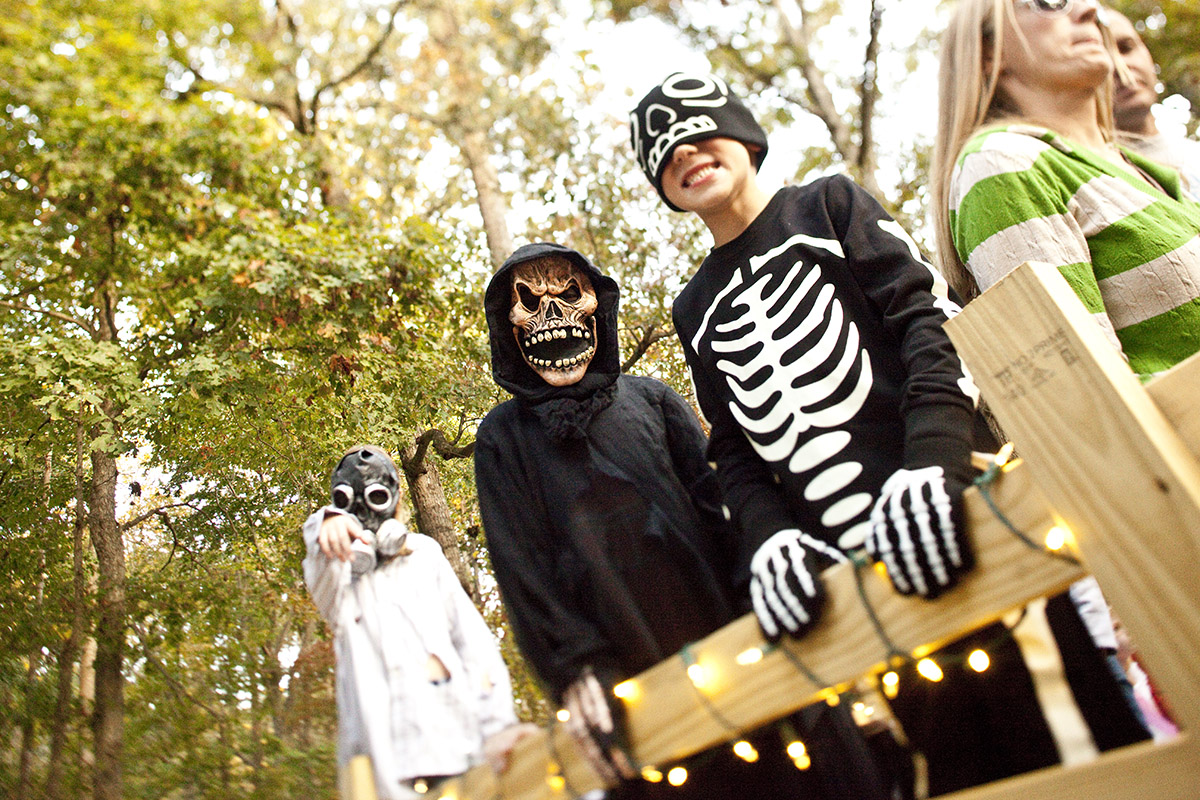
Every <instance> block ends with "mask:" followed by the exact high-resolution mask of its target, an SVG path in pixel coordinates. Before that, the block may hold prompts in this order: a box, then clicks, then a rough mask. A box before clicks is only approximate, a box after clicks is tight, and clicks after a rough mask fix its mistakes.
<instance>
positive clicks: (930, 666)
mask: <svg viewBox="0 0 1200 800" xmlns="http://www.w3.org/2000/svg"><path fill="white" fill-rule="evenodd" d="M917 672H919V673H921V677H922V678H925V679H926V680H930V681H933V682H934V683H937V682H938V681H940V680H941V679H942V678H943V677H944V676H943V674H942V668H941V667H939V666H938V665H937V662H936V661H934V660H933V659H932V658H922V659H921V660H920V661H918V662H917Z"/></svg>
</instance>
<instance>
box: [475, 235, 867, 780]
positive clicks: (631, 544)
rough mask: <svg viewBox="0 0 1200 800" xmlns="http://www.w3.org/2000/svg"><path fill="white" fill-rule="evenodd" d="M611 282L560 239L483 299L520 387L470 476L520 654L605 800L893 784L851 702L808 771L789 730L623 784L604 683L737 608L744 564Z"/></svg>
mask: <svg viewBox="0 0 1200 800" xmlns="http://www.w3.org/2000/svg"><path fill="white" fill-rule="evenodd" d="M617 295H618V291H617V286H616V283H615V282H614V281H613V280H612V279H611V278H609V277H607V276H605V275H603V274H602V273H601V272H600V271H599V270H598V269H596V267H594V266H593V265H592V264H591V263H590V262H589V261H588V260H587V259H586V258H585V257H584V256H582V255H580V254H579V253H577V252H575V251H573V250H570V249H567V248H565V247H560V246H558V245H554V244H533V245H526V246H524V247H522V248H520V249H518V250H517V251H516V252H515V253H514V254H513V255H512V256H511V257H510V258H509V259H508V260H507V261H506V262H505V263H504V265H503V266H502V267H501V268H500V269H499V270H498V271H497V272H496V274H495V275H494V276H493V277H492V280H491V282H490V283H489V285H488V288H487V293H486V295H485V307H486V312H487V320H488V328H489V333H490V341H491V348H492V374H493V377H494V378H495V380H496V382H497V383H498V384H499V385H500V386H501V387H503V388H505V389H507V390H508V391H510V392H512V393H513V395H514V397H513V399H511V400H508V401H507V402H504V403H502V404H501V405H499V406H497V407H496V408H494V409H492V411H491V412H490V413H489V414H488V415H487V417H486V418H485V419H484V421H483V423H482V424H481V425H480V426H479V431H478V434H477V436H476V443H475V476H476V485H477V489H478V494H479V504H480V510H481V513H482V518H483V527H484V531H485V533H486V536H487V543H488V550H489V553H490V555H491V560H492V564H493V567H494V569H495V575H496V580H497V581H498V583H499V585H500V591H501V596H502V598H503V600H504V604H505V607H506V609H507V611H508V615H509V619H510V621H511V623H512V625H513V630H514V633H515V634H516V638H517V644H518V646H519V647H520V649H521V652H522V654H523V655H524V656H525V658H526V660H527V661H528V662H529V664H530V665H531V666H532V668H533V669H534V671H535V672H536V674H537V675H538V676H539V678H540V679H541V681H542V682H543V684H544V686H545V687H546V689H547V692H548V694H549V696H550V697H551V698H553V699H554V700H555V701H557V702H559V703H561V704H562V706H563V707H565V708H566V709H567V710H568V711H569V712H570V718H569V720H568V722H567V725H568V728H569V730H570V731H571V732H572V734H573V735H574V736H575V739H576V741H578V742H579V743H580V745H581V746H582V748H583V750H584V752H585V754H587V756H588V758H589V761H590V762H591V763H592V764H593V766H594V767H595V768H596V770H597V772H598V773H599V774H600V775H601V777H602V778H604V779H605V780H606V782H608V783H609V784H610V785H613V784H617V782H618V781H619V780H620V779H621V778H625V779H627V780H625V782H624V783H621V784H620V785H619V786H618V787H617V788H616V789H615V790H614V791H613V792H612V793H611V794H610V797H614V798H615V797H620V798H643V797H646V798H650V797H658V796H659V795H663V796H670V797H672V798H700V797H703V798H710V797H711V798H717V797H729V798H732V797H753V796H764V797H776V798H790V797H806V798H856V800H869V799H870V798H882V797H886V796H887V795H886V794H885V793H884V792H883V790H882V789H881V788H879V780H878V771H877V769H876V767H875V765H874V763H873V762H871V760H870V756H869V752H868V750H867V749H866V746H865V742H864V741H863V739H862V737H861V734H860V733H859V731H858V729H857V728H856V727H855V726H854V724H853V721H852V720H851V718H850V716H849V713H848V711H847V710H846V709H845V708H841V707H839V708H838V709H830V708H829V707H828V706H826V705H825V704H823V703H822V704H820V708H816V709H813V710H810V711H808V712H806V713H805V714H802V715H795V716H796V717H797V719H796V721H795V722H794V724H796V725H797V726H798V727H800V728H801V734H802V735H805V732H811V730H812V729H813V728H817V729H818V732H817V733H810V735H809V736H808V737H807V738H806V739H805V741H806V744H807V745H808V747H809V751H810V752H811V753H812V761H813V767H812V769H810V770H808V771H807V772H803V773H802V772H799V771H798V770H796V769H795V767H794V766H793V764H792V762H791V760H790V759H789V758H787V757H786V755H785V754H784V753H783V744H782V742H781V740H780V738H779V735H778V733H777V732H776V731H775V730H774V729H772V728H764V729H763V730H762V731H759V732H758V733H757V734H752V735H751V737H750V740H751V741H752V742H754V743H755V746H756V748H757V749H758V751H759V753H760V755H761V758H760V760H759V761H758V762H757V763H755V764H747V763H746V762H743V761H742V760H741V759H738V758H737V757H735V756H733V755H732V753H731V752H730V751H729V748H728V747H720V748H715V749H714V750H712V751H710V752H708V753H704V754H701V756H699V757H697V758H696V759H693V760H692V761H690V762H689V763H688V769H689V773H690V775H691V777H689V779H688V781H687V783H686V784H684V785H683V786H682V787H679V788H675V787H670V786H666V785H665V784H657V785H656V784H651V783H648V782H645V781H641V780H636V779H635V780H629V779H631V778H635V776H636V775H637V772H636V770H635V769H634V765H633V764H631V763H630V762H629V760H628V757H627V755H626V752H625V749H624V748H623V747H622V746H621V742H622V741H623V735H622V730H623V729H622V723H621V719H622V714H621V710H622V707H621V704H620V702H619V701H616V700H615V699H614V698H613V696H612V692H611V688H612V687H613V686H614V685H615V684H616V683H619V682H620V681H622V680H625V679H626V678H630V677H632V676H634V675H636V674H637V673H638V672H640V671H642V670H645V669H647V668H649V667H651V666H653V665H654V664H656V663H658V662H660V661H662V660H664V659H667V658H670V657H672V656H673V655H675V654H676V653H678V651H679V650H680V649H681V648H683V646H684V645H686V644H688V643H689V642H693V641H696V640H698V639H701V638H703V637H704V636H706V635H707V634H709V633H711V632H712V631H714V630H716V629H717V628H719V627H720V626H722V625H724V624H725V623H727V622H729V621H731V620H733V619H735V618H736V616H738V615H739V614H740V613H742V612H744V611H748V610H749V609H748V602H743V599H744V598H746V597H748V595H746V594H745V593H740V594H739V593H737V592H735V591H734V587H733V585H732V583H731V573H732V570H735V569H737V565H736V556H735V549H736V543H735V542H733V541H731V539H730V536H729V531H730V529H729V527H728V526H727V524H726V522H725V520H724V517H723V514H722V511H721V504H720V500H719V495H718V491H717V486H716V481H715V476H714V475H713V472H712V470H711V468H710V467H709V465H708V463H707V462H706V460H705V456H704V447H705V439H704V434H703V431H702V429H701V428H700V425H699V421H698V419H697V418H696V415H695V413H694V412H693V411H692V409H691V407H690V406H689V405H688V404H687V403H686V402H685V401H684V400H683V399H682V398H681V397H679V396H678V395H677V394H676V393H675V392H673V391H672V390H671V389H670V388H669V387H667V386H666V385H665V384H663V383H661V382H659V381H657V380H653V379H650V378H643V377H636V376H630V375H622V374H620V360H619V354H618V346H617V300H618V297H617Z"/></svg>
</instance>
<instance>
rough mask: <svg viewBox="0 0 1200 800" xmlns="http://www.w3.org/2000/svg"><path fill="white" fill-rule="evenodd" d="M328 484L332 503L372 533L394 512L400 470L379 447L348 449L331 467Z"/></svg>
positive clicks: (369, 446) (367, 446) (393, 514)
mask: <svg viewBox="0 0 1200 800" xmlns="http://www.w3.org/2000/svg"><path fill="white" fill-rule="evenodd" d="M329 484H330V487H329V488H330V494H331V495H332V500H333V505H334V506H335V507H337V508H340V509H342V510H343V511H346V512H348V513H350V514H353V515H354V516H355V517H357V518H358V521H359V522H360V523H362V526H363V527H364V528H366V529H368V530H370V531H372V532H375V533H378V532H379V526H380V525H382V524H383V523H384V521H385V520H389V519H391V518H392V517H393V516H395V514H396V503H397V501H398V500H399V497H400V495H399V491H400V473H399V472H398V471H397V470H396V464H395V463H394V462H393V461H392V459H391V457H390V456H389V455H388V454H387V453H385V452H384V451H383V450H381V449H379V448H378V447H375V446H373V445H362V446H360V447H355V448H353V449H351V450H350V451H349V452H348V453H346V455H344V456H342V460H341V461H339V462H338V465H337V466H336V467H335V468H334V470H333V474H332V475H331V476H330V479H329Z"/></svg>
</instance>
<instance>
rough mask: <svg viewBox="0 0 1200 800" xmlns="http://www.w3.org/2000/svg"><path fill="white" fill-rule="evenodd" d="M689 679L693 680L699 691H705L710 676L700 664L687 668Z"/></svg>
mask: <svg viewBox="0 0 1200 800" xmlns="http://www.w3.org/2000/svg"><path fill="white" fill-rule="evenodd" d="M687 674H688V677H689V678H691V679H692V683H693V684H694V685H695V686H696V688H697V689H703V688H704V685H705V684H706V683H707V682H708V674H707V673H706V672H705V671H704V667H702V666H700V665H699V664H692V665H691V666H689V667H688V668H687Z"/></svg>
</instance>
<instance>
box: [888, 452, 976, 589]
mask: <svg viewBox="0 0 1200 800" xmlns="http://www.w3.org/2000/svg"><path fill="white" fill-rule="evenodd" d="M966 488H967V482H966V481H965V480H963V479H961V478H958V477H956V476H953V475H949V474H947V472H946V470H945V469H944V468H943V467H936V466H934V467H921V468H920V469H899V470H896V472H895V473H894V474H893V475H892V477H890V478H888V479H887V482H886V483H884V484H883V490H882V491H881V492H880V495H879V499H878V500H877V501H876V502H875V507H874V508H873V509H872V510H871V531H870V533H869V534H868V535H867V542H866V544H867V552H868V553H869V554H870V555H871V558H872V559H874V560H875V561H878V562H882V563H883V565H884V566H885V567H887V572H888V577H890V578H891V580H892V585H893V586H894V587H895V588H896V591H898V592H900V593H901V594H919V595H921V596H922V597H925V598H928V599H931V600H932V599H933V598H935V597H937V596H938V595H940V594H941V593H942V592H944V591H946V590H947V589H949V588H950V587H952V586H953V585H954V584H955V583H957V582H958V579H959V577H960V576H961V575H962V574H963V573H965V572H967V571H968V570H969V569H971V567H972V566H974V564H975V557H974V554H973V552H972V550H971V543H970V542H969V541H968V540H967V536H966V531H965V526H964V523H963V507H962V493H963V490H965V489H966Z"/></svg>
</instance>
